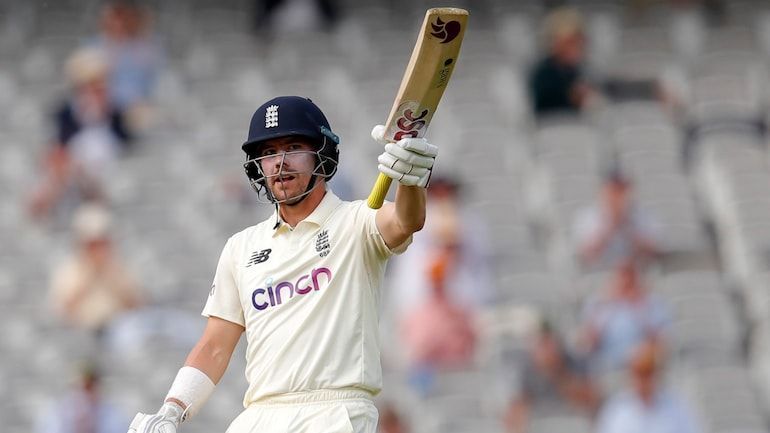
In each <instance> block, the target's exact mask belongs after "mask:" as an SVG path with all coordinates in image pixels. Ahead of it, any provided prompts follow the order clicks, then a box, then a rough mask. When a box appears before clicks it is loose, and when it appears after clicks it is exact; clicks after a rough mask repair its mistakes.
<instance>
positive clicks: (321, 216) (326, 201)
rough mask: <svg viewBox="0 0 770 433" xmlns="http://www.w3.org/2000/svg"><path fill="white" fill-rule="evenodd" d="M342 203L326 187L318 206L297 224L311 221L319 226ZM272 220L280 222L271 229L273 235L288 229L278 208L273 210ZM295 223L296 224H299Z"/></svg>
mask: <svg viewBox="0 0 770 433" xmlns="http://www.w3.org/2000/svg"><path fill="white" fill-rule="evenodd" d="M340 203H342V200H340V198H339V197H337V196H336V195H335V194H334V192H333V191H332V190H331V188H329V187H328V186H327V187H326V194H324V197H323V198H322V199H321V202H320V203H318V206H316V208H315V209H314V210H313V212H311V213H310V215H308V216H306V217H305V219H303V220H302V221H300V222H299V224H303V223H311V224H315V225H317V226H320V225H321V224H323V223H324V221H326V219H327V218H329V215H331V214H332V212H334V209H336V208H337V206H339V205H340ZM272 220H273V221H280V222H281V224H280V226H279V227H278V228H276V229H275V230H273V236H276V235H277V234H278V233H279V232H283V231H285V230H290V227H289V225H288V224H286V223H285V222H284V221H283V219H281V216H280V213H279V212H278V209H276V210H275V211H274V212H273V217H272ZM299 224H297V226H299Z"/></svg>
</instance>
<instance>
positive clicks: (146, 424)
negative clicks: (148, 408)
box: [128, 403, 184, 433]
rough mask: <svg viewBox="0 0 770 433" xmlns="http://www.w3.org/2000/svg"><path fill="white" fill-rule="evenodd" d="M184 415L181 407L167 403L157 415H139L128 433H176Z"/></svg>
mask: <svg viewBox="0 0 770 433" xmlns="http://www.w3.org/2000/svg"><path fill="white" fill-rule="evenodd" d="M183 415H184V411H183V410H182V408H181V407H179V406H178V405H176V404H174V403H166V404H164V405H163V407H161V408H160V410H159V411H158V413H156V414H146V413H141V412H139V413H137V414H136V416H135V417H134V420H133V421H131V425H130V426H128V433H176V430H177V428H178V427H179V423H180V422H181V420H182V418H183Z"/></svg>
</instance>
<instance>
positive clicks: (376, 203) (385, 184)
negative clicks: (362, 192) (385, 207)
mask: <svg viewBox="0 0 770 433" xmlns="http://www.w3.org/2000/svg"><path fill="white" fill-rule="evenodd" d="M391 181H392V179H391V178H389V177H388V176H385V175H384V174H382V173H380V175H379V176H377V182H376V183H375V184H374V187H373V188H372V192H371V193H369V199H367V200H366V204H368V205H369V207H370V208H372V209H379V208H381V207H382V202H384V201H385V196H386V195H388V189H390V182H391Z"/></svg>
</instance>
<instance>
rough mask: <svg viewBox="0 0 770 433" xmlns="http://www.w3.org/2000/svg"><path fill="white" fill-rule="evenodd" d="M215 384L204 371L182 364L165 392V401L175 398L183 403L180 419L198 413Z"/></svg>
mask: <svg viewBox="0 0 770 433" xmlns="http://www.w3.org/2000/svg"><path fill="white" fill-rule="evenodd" d="M215 387H216V385H215V384H214V382H212V381H211V379H209V377H208V376H206V373H204V372H202V371H200V370H198V369H197V368H195V367H189V366H184V367H182V368H180V369H179V373H177V375H176V378H175V379H174V383H172V384H171V389H169V390H168V394H166V399H165V401H168V400H169V399H176V400H179V401H181V402H182V403H184V405H185V411H184V414H183V415H182V419H181V420H180V421H184V420H186V419H187V418H189V417H191V416H193V415H195V414H196V413H198V411H199V410H200V408H201V407H203V404H204V403H206V400H208V399H209V397H211V394H212V393H213V392H214V388H215Z"/></svg>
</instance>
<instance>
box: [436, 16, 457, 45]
mask: <svg viewBox="0 0 770 433" xmlns="http://www.w3.org/2000/svg"><path fill="white" fill-rule="evenodd" d="M430 26H431V27H432V28H433V32H431V35H433V36H435V37H437V38H439V39H441V43H442V44H446V43H448V42H452V41H453V40H454V38H456V37H457V35H459V34H460V22H459V21H449V22H447V23H445V22H444V21H443V20H442V19H441V17H436V22H435V23H431V24H430Z"/></svg>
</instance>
